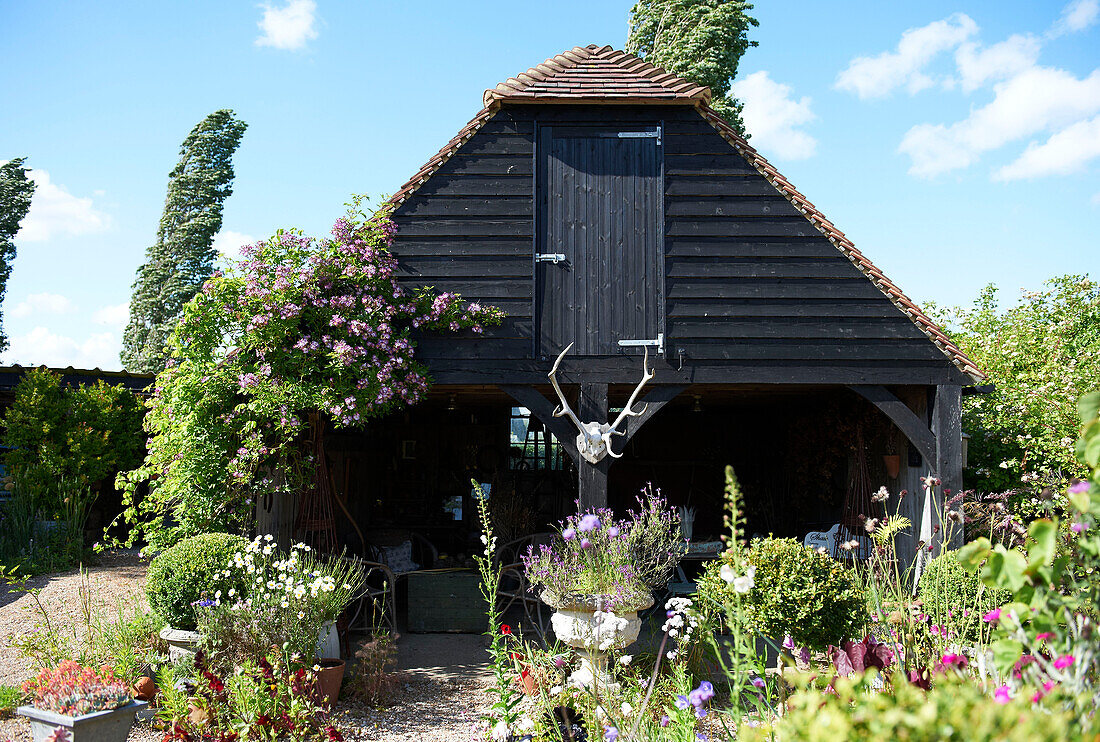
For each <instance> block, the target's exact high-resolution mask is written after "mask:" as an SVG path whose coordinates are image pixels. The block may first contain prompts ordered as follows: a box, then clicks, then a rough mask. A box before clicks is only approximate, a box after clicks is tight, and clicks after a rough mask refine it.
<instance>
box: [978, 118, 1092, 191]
mask: <svg viewBox="0 0 1100 742" xmlns="http://www.w3.org/2000/svg"><path fill="white" fill-rule="evenodd" d="M1097 157H1100V116H1097V117H1095V118H1093V119H1092V120H1089V121H1078V122H1077V123H1076V124H1071V125H1070V126H1067V127H1066V128H1065V129H1062V130H1061V131H1059V132H1057V133H1056V134H1054V135H1053V136H1051V137H1050V139H1047V140H1046V142H1044V143H1043V144H1038V143H1036V142H1032V143H1031V144H1029V145H1028V146H1027V149H1026V150H1024V153H1023V154H1022V155H1020V156H1019V157H1018V158H1016V160H1015V161H1014V162H1011V163H1009V164H1008V165H1005V166H1004V167H1002V168H1001V169H1000V170H998V171H997V173H996V174H995V175H994V179H996V180H1020V179H1021V178H1039V177H1042V176H1044V175H1068V174H1070V173H1075V172H1080V171H1081V170H1084V169H1085V165H1087V164H1088V163H1089V161H1090V160H1093V159H1095V158H1097Z"/></svg>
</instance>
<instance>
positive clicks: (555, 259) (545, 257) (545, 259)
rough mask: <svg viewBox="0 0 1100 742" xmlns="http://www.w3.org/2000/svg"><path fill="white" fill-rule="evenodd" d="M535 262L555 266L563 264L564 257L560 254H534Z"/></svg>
mask: <svg viewBox="0 0 1100 742" xmlns="http://www.w3.org/2000/svg"><path fill="white" fill-rule="evenodd" d="M535 262H536V263H553V264H554V265H557V264H558V263H564V262H565V255H564V254H562V253H560V252H541V253H535Z"/></svg>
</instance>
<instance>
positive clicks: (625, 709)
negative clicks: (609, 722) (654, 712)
mask: <svg viewBox="0 0 1100 742" xmlns="http://www.w3.org/2000/svg"><path fill="white" fill-rule="evenodd" d="M619 710H620V711H622V712H623V716H630V714H631V713H633V712H634V707H633V706H631V705H630V704H629V703H627V702H626V701H623V705H622V706H620V707H619Z"/></svg>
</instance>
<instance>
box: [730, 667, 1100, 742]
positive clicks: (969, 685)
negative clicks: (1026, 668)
mask: <svg viewBox="0 0 1100 742" xmlns="http://www.w3.org/2000/svg"><path fill="white" fill-rule="evenodd" d="M874 677H875V673H868V674H867V675H864V676H859V677H856V678H854V679H851V680H849V679H844V678H840V679H838V680H837V681H836V683H835V689H836V692H835V693H825V692H822V690H821V689H815V688H812V687H803V688H802V689H801V690H799V691H798V692H797V693H795V694H794V695H793V696H792V697H791V698H790V699H789V701H788V711H787V713H786V714H785V715H784V716H782V717H779V718H778V720H777V721H776V722H775V723H773V724H772V725H770V726H758V727H752V726H749V725H747V724H746V725H743V726H742V727H741V729H740V731H739V732H738V734H737V739H738V740H739V741H744V742H755V741H757V740H760V741H763V740H769V742H771V741H774V740H780V741H781V742H794V741H795V740H798V741H799V742H837V740H892V739H898V740H907V742H925V741H927V742H940V740H959V741H960V742H985V741H987V740H988V741H989V742H993V741H994V740H996V741H998V742H1000V741H1001V740H1006V741H1009V742H1045V741H1046V740H1049V741H1050V742H1060V741H1061V740H1085V739H1092V738H1093V737H1092V735H1093V734H1094V733H1095V731H1096V730H1095V727H1094V720H1093V719H1091V718H1089V717H1088V716H1081V717H1080V718H1078V717H1077V716H1076V715H1075V714H1073V713H1071V712H1067V711H1062V710H1058V709H1052V708H1047V707H1044V705H1043V704H1033V703H1032V702H1031V699H1030V697H1029V696H1027V695H1025V694H1022V693H1021V694H1019V695H1018V696H1017V697H1016V698H1015V699H1013V700H1011V701H1008V702H1007V703H1000V702H998V701H997V700H996V699H994V698H992V697H991V696H990V695H987V693H986V692H984V691H983V690H982V688H981V686H980V685H978V684H977V683H975V682H973V681H972V680H956V679H952V680H946V679H945V680H944V681H943V682H941V683H938V684H937V687H936V688H934V689H933V690H931V691H927V692H926V691H922V690H920V689H919V688H917V687H916V686H914V685H910V684H909V683H908V682H907V681H906V680H905V679H904V678H900V677H899V678H896V679H895V681H894V682H893V683H892V684H890V685H889V686H888V687H887V689H886V690H885V691H881V690H878V689H876V688H875V687H874V684H873V678H874ZM800 684H801V685H803V686H807V685H808V683H807V682H806V681H805V680H803V681H801V683H800Z"/></svg>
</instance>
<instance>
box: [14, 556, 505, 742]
mask: <svg viewBox="0 0 1100 742" xmlns="http://www.w3.org/2000/svg"><path fill="white" fill-rule="evenodd" d="M146 566H147V564H146V563H145V562H143V561H142V560H141V559H140V558H139V557H138V556H137V554H136V553H135V552H128V551H113V552H107V553H104V554H103V555H102V556H101V559H100V563H99V564H98V565H96V566H94V567H89V568H88V569H87V584H88V586H89V590H88V592H89V594H90V595H91V596H92V601H93V604H94V605H95V606H97V607H98V609H99V610H102V611H106V612H108V615H109V614H110V613H112V612H114V611H115V610H116V605H117V604H118V601H119V600H123V601H125V602H131V603H132V601H144V592H143V585H144V580H145V570H146ZM80 584H81V576H80V573H79V571H78V570H71V571H68V572H62V573H58V574H53V575H44V576H42V577H37V578H35V579H34V580H31V581H30V583H28V586H29V587H31V588H41V589H42V592H41V593H40V594H39V599H40V600H41V601H42V603H43V604H44V605H45V606H46V608H47V610H48V611H49V613H50V620H51V621H54V622H56V623H57V625H59V626H64V627H65V629H66V630H67V631H71V630H72V627H73V626H77V625H79V624H81V623H82V621H83V619H82V618H81V606H80ZM38 620H39V617H38V615H37V613H36V612H35V610H34V601H33V599H32V598H31V596H29V595H27V594H26V593H16V592H10V591H8V590H7V588H6V587H2V586H0V684H4V685H19V684H20V683H22V681H23V680H25V679H26V678H27V677H29V676H30V675H32V674H33V670H32V667H31V663H30V661H29V660H27V659H26V658H24V657H22V656H21V655H20V653H19V650H18V649H16V648H15V647H12V646H11V640H12V638H13V637H19V636H24V635H27V634H28V633H29V632H32V631H34V629H35V625H36V624H37V622H38ZM482 642H483V640H482V638H481V637H478V636H470V635H448V634H420V635H417V634H404V635H402V636H401V638H400V641H399V642H398V662H399V665H400V666H401V668H402V669H403V670H405V671H406V672H408V673H409V681H408V683H406V685H405V686H404V688H403V689H402V690H401V692H400V693H399V694H398V696H397V698H396V700H395V702H394V703H393V705H391V706H389V707H387V708H384V709H368V708H365V707H363V706H361V705H358V704H347V703H340V704H338V705H337V707H336V711H335V714H336V720H337V723H338V725H339V726H340V727H342V728H343V729H345V730H346V732H347V733H348V737H349V738H350V739H353V740H370V741H371V742H467V741H468V740H480V739H484V737H483V736H481V734H479V733H478V731H477V730H478V729H480V725H479V723H478V717H479V716H480V714H481V713H483V712H484V711H485V710H486V709H487V708H488V706H489V704H490V702H491V701H490V696H489V695H488V694H487V693H486V692H485V690H486V688H487V686H488V682H489V679H490V678H489V675H488V670H487V668H486V665H485V660H486V659H487V655H486V654H485V651H484V647H483V643H482ZM160 738H161V735H160V734H159V733H157V732H156V731H154V730H153V729H151V728H150V727H149V726H148V725H146V724H142V723H138V724H137V725H135V727H134V729H133V731H132V732H131V733H130V736H129V737H128V742H154V741H156V740H159V739H160ZM30 739H31V735H30V725H29V724H28V723H27V722H26V721H25V720H24V719H23V718H22V717H15V718H11V719H0V742H8V740H15V741H17V742H29V740H30Z"/></svg>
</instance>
